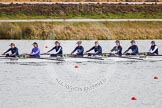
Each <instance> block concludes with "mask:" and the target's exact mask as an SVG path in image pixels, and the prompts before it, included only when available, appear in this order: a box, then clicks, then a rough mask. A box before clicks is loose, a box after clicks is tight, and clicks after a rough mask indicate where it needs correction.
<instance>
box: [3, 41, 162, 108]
mask: <svg viewBox="0 0 162 108" xmlns="http://www.w3.org/2000/svg"><path fill="white" fill-rule="evenodd" d="M10 42H13V41H0V49H3V50H4V47H6V46H8V44H9V43H10ZM16 42H17V45H18V46H20V48H19V49H20V50H21V52H26V51H29V50H30V49H31V48H32V47H31V44H32V42H33V41H16ZM38 42H39V43H41V44H40V47H41V49H42V51H46V50H48V49H45V48H44V46H45V45H48V46H49V47H50V46H52V43H53V42H52V41H45V42H43V41H38ZM85 43H87V44H88V45H86V44H85ZM85 43H84V44H85V45H86V46H85V49H87V48H88V47H89V45H90V44H92V43H93V41H89V42H88V41H86V42H85ZM122 43H124V46H127V45H128V44H129V42H128V41H122ZM158 43H159V44H160V43H161V41H158ZM101 44H102V45H103V47H104V48H105V49H108V50H109V48H111V46H112V44H113V41H102V42H101ZM138 44H139V46H142V47H143V48H140V49H141V50H142V51H146V50H147V45H149V41H138ZM74 45H75V41H66V42H65V43H64V44H63V46H64V49H65V51H64V52H65V53H69V51H71V49H73V47H72V46H74ZM105 49H104V52H106V50H105ZM160 50H161V48H160ZM161 51H162V50H161ZM1 52H3V51H1ZM29 52H30V51H29ZM76 65H77V66H79V68H77V69H76V68H74V67H75V66H76ZM161 72H162V62H160V61H159V62H142V61H141V62H114V63H112V62H95V63H94V62H83V63H66V62H64V63H0V108H67V107H68V108H160V107H161V102H162V80H161V79H162V74H161ZM154 76H158V77H159V79H158V80H154ZM132 96H136V97H137V100H136V101H132V100H131V97H132Z"/></svg>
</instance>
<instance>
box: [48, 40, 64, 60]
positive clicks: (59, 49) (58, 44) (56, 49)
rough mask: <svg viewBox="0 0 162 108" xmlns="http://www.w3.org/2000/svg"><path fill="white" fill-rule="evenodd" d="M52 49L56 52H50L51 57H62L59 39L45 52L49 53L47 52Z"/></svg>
mask: <svg viewBox="0 0 162 108" xmlns="http://www.w3.org/2000/svg"><path fill="white" fill-rule="evenodd" d="M53 50H55V51H56V53H55V54H51V55H50V56H51V57H62V56H63V55H62V54H63V50H62V47H61V45H60V42H59V41H56V42H55V46H54V47H53V48H52V49H51V50H49V51H48V52H47V53H49V52H51V51H53Z"/></svg>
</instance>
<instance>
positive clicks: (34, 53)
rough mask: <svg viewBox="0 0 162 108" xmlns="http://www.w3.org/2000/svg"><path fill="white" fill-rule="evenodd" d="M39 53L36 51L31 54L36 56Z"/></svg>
mask: <svg viewBox="0 0 162 108" xmlns="http://www.w3.org/2000/svg"><path fill="white" fill-rule="evenodd" d="M39 52H40V50H39V49H38V50H37V51H36V52H32V55H36V54H38V53H39Z"/></svg>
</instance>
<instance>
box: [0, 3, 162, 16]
mask: <svg viewBox="0 0 162 108" xmlns="http://www.w3.org/2000/svg"><path fill="white" fill-rule="evenodd" d="M29 18H30V19H46V18H48V19H53V18H61V19H68V18H162V5H161V4H159V5H157V4H154V5H144V4H142V5H126V4H125V5H124V4H78V5H77V4H68V5H67V4H52V5H45V4H35V5H31V4H23V5H19V4H10V5H3V4H0V19H29Z"/></svg>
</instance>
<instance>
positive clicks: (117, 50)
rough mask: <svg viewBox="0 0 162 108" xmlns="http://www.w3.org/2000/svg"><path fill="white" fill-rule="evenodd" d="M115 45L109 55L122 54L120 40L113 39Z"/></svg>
mask: <svg viewBox="0 0 162 108" xmlns="http://www.w3.org/2000/svg"><path fill="white" fill-rule="evenodd" d="M115 44H116V46H114V47H113V49H112V50H111V54H110V56H122V46H121V45H120V41H119V40H116V41H115Z"/></svg>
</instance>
